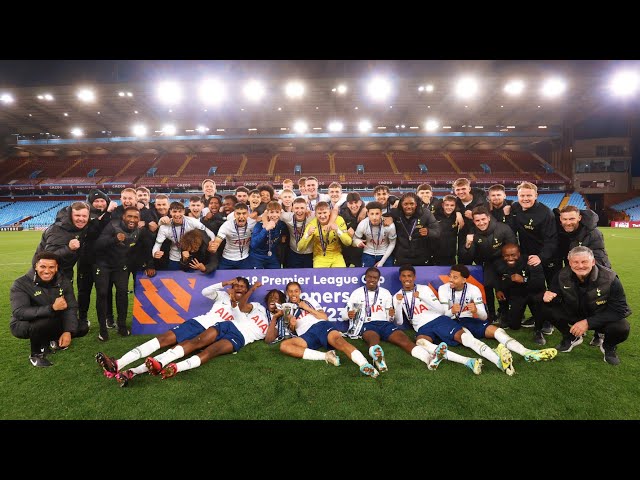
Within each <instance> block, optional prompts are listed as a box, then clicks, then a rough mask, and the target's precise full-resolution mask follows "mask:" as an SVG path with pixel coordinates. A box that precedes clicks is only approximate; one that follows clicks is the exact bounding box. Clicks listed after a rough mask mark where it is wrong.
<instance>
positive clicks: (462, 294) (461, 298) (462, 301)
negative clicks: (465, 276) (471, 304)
mask: <svg viewBox="0 0 640 480" xmlns="http://www.w3.org/2000/svg"><path fill="white" fill-rule="evenodd" d="M466 296H467V284H466V283H465V284H464V287H462V293H461V294H460V311H459V312H458V313H456V314H455V318H456V320H460V314H461V313H462V309H463V308H464V297H466ZM455 303H456V291H455V290H454V289H453V288H452V289H451V306H453V305H455Z"/></svg>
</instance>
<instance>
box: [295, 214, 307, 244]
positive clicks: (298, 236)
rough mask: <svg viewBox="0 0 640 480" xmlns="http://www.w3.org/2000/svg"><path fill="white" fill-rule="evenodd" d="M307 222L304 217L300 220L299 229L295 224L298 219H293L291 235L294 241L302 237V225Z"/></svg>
mask: <svg viewBox="0 0 640 480" xmlns="http://www.w3.org/2000/svg"><path fill="white" fill-rule="evenodd" d="M306 223H307V219H306V218H305V219H304V220H303V221H302V227H300V229H298V227H297V226H296V225H297V224H298V221H297V220H296V219H295V217H294V219H293V236H294V237H295V239H296V243H298V242H299V241H300V239H301V238H302V234H303V233H304V226H305V224H306Z"/></svg>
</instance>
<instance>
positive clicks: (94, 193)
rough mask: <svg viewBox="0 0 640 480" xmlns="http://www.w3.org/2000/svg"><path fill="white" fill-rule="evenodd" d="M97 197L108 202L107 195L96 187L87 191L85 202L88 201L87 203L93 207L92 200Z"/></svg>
mask: <svg viewBox="0 0 640 480" xmlns="http://www.w3.org/2000/svg"><path fill="white" fill-rule="evenodd" d="M98 198H102V199H104V201H105V202H107V203H109V197H108V196H107V194H106V193H104V192H103V191H102V190H98V189H97V188H96V189H93V190H91V191H89V195H87V202H89V205H90V206H92V207H93V201H94V200H96V199H98Z"/></svg>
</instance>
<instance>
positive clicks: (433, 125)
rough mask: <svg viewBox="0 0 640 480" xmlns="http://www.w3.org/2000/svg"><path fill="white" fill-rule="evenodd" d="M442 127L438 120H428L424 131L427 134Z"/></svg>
mask: <svg viewBox="0 0 640 480" xmlns="http://www.w3.org/2000/svg"><path fill="white" fill-rule="evenodd" d="M439 126H440V124H439V123H438V121H437V120H434V119H433V118H430V119H428V120H427V121H426V122H425V124H424V129H425V130H426V131H427V132H434V131H436V130H437V129H438V127H439Z"/></svg>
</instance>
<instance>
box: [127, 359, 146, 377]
mask: <svg viewBox="0 0 640 480" xmlns="http://www.w3.org/2000/svg"><path fill="white" fill-rule="evenodd" d="M131 371H132V372H133V373H135V374H136V375H141V374H143V373H147V372H148V371H149V369H148V368H147V366H146V365H145V364H144V362H142V365H138V366H137V367H136V368H132V369H131Z"/></svg>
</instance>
